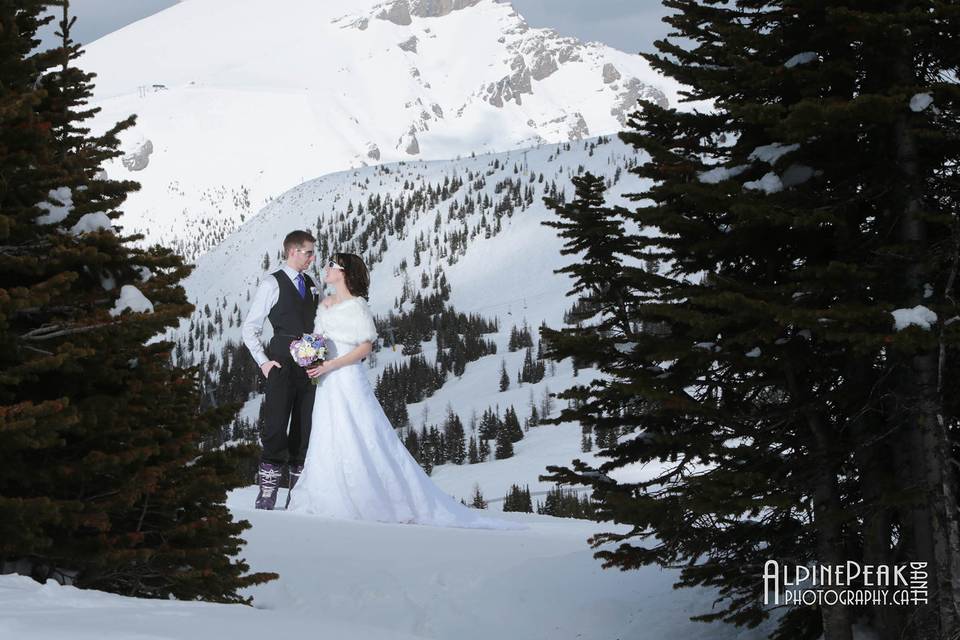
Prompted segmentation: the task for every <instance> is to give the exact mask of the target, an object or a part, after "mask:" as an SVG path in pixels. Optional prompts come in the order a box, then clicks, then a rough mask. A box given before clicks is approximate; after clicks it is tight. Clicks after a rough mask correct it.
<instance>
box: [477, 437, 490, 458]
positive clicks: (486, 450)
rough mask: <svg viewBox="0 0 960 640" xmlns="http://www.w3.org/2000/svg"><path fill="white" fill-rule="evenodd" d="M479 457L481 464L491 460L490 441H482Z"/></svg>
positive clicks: (479, 445) (478, 446) (479, 446)
mask: <svg viewBox="0 0 960 640" xmlns="http://www.w3.org/2000/svg"><path fill="white" fill-rule="evenodd" d="M477 455H478V456H479V458H480V462H486V461H487V460H488V459H489V458H490V441H489V440H483V439H481V440H480V443H479V444H478V445H477Z"/></svg>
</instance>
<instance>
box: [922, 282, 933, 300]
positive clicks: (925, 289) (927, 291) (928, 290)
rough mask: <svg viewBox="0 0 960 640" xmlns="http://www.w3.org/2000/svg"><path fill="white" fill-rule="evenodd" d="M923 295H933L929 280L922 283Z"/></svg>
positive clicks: (926, 296) (927, 296)
mask: <svg viewBox="0 0 960 640" xmlns="http://www.w3.org/2000/svg"><path fill="white" fill-rule="evenodd" d="M923 297H924V298H932V297H933V285H932V284H930V283H929V282H926V283H924V285H923Z"/></svg>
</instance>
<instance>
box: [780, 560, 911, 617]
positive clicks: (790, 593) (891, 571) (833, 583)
mask: <svg viewBox="0 0 960 640" xmlns="http://www.w3.org/2000/svg"><path fill="white" fill-rule="evenodd" d="M927 577H928V572H927V563H926V562H909V563H906V564H897V565H872V564H860V563H859V562H854V561H852V560H851V561H848V562H845V563H843V564H836V565H828V564H823V565H819V564H815V565H797V564H787V563H781V562H779V561H777V560H767V561H766V562H765V563H764V565H763V603H764V604H765V605H804V606H814V605H827V606H830V605H836V604H843V605H896V606H905V605H917V604H926V602H927Z"/></svg>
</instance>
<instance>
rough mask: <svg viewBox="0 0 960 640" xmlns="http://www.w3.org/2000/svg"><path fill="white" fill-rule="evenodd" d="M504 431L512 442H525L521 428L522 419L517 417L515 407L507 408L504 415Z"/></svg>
mask: <svg viewBox="0 0 960 640" xmlns="http://www.w3.org/2000/svg"><path fill="white" fill-rule="evenodd" d="M503 430H504V431H505V432H506V434H507V437H509V438H510V441H511V442H520V441H521V440H523V429H521V428H520V419H519V418H518V417H517V411H516V409H514V408H513V405H510V406H509V407H507V410H506V411H505V412H504V414H503Z"/></svg>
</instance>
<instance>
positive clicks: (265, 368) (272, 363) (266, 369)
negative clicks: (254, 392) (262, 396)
mask: <svg viewBox="0 0 960 640" xmlns="http://www.w3.org/2000/svg"><path fill="white" fill-rule="evenodd" d="M274 367H277V368H278V369H282V368H283V367H281V366H280V363H279V362H277V361H276V360H268V361H267V362H264V363H263V364H262V365H260V371H261V373H263V377H264V378H269V377H270V370H271V369H273V368H274Z"/></svg>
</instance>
